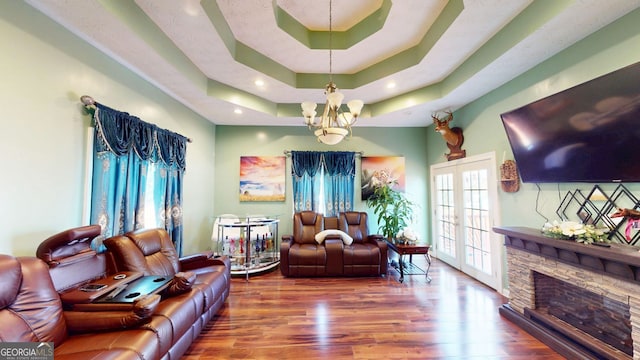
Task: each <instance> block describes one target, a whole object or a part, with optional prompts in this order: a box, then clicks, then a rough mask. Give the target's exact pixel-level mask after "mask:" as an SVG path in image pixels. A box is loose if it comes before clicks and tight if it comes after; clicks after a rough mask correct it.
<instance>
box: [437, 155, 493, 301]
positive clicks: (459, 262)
mask: <svg viewBox="0 0 640 360" xmlns="http://www.w3.org/2000/svg"><path fill="white" fill-rule="evenodd" d="M478 162H486V165H487V166H486V168H487V170H488V173H487V176H488V179H487V180H488V188H489V204H490V209H489V214H490V222H491V224H490V226H491V227H492V228H493V227H494V226H500V209H499V201H498V194H499V193H498V189H499V188H500V185H499V179H498V171H497V165H496V157H495V152H489V153H484V154H480V155H475V156H470V157H466V158H462V159H458V160H453V161H448V162H446V163H439V164H434V165H431V167H430V176H431V191H430V196H431V209H432V220H431V231H432V239H434V240H433V247H434V251H433V255H434V256H435V257H438V248H437V247H438V241H437V239H438V235H439V234H438V227H437V225H438V224H437V220H438V218H437V216H438V214H437V213H436V209H437V204H436V200H437V198H436V196H435V195H436V194H435V175H434V173H436V172H438V171H439V170H445V171H446V170H447V169H451V170H453V173H454V174H455V175H456V176H455V177H456V178H457V179H456V180H455V181H457V183H458V184H459V183H461V182H462V181H461V179H460V177H459V176H458V175H459V174H460V170H464V165H468V164H472V163H478ZM455 196H456V200H455V201H456V207H455V208H456V217H457V218H458V219H461V215H459V214H458V213H460V211H461V209H462V206H461V205H462V191H458V190H456V195H455ZM456 223H457V224H456V236H457V237H460V238H459V240H460V241H457V245H456V259H455V263H453V264H450V265H452V266H453V267H456V268H458V269H459V270H461V271H464V270H465V266H463V264H464V263H465V259H464V245H465V244H464V234H463V231H464V229H463V227H462V221H456ZM489 235H490V246H491V257H492V266H491V268H492V269H491V270H492V272H493V274H492V275H491V276H490V277H491V279H489V280H488V279H483V276H482V275H485V276H486V277H488V276H489V275H487V274H486V273H482V274H481V275H479V276H478V277H476V275H477V274H473V273H470V274H469V273H468V274H469V275H470V276H472V277H475V278H477V279H478V280H479V281H481V282H483V283H485V284H487V285H489V286H491V287H493V288H495V289H496V290H497V291H498V292H500V293H503V290H504V284H503V283H504V280H503V266H504V264H503V262H504V260H503V259H504V256H503V253H504V250H503V246H502V240H503V239H502V237H501V236H498V234H495V233H494V232H493V231H489ZM448 258H449V259H447V256H443V261H445V262H447V263H449V261H450V257H448ZM472 272H473V271H472ZM465 273H467V272H466V271H465Z"/></svg>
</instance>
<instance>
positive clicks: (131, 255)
mask: <svg viewBox="0 0 640 360" xmlns="http://www.w3.org/2000/svg"><path fill="white" fill-rule="evenodd" d="M104 245H105V246H106V248H107V251H108V252H109V253H110V254H111V256H112V259H113V263H114V266H115V268H116V269H117V270H118V271H138V272H142V273H143V274H144V275H166V276H175V275H176V274H177V273H178V272H192V273H195V274H196V278H195V283H194V284H193V289H194V290H196V291H198V292H201V293H202V294H203V295H204V302H203V304H202V305H198V307H199V308H200V309H199V310H202V311H203V312H202V318H201V323H200V325H201V326H204V324H206V323H207V322H208V321H209V320H211V319H212V318H213V316H214V315H215V313H216V312H217V311H218V310H219V309H220V307H222V304H223V303H224V301H225V300H226V298H227V297H228V296H229V291H230V289H231V262H230V260H229V258H228V257H226V256H222V257H213V256H212V254H211V253H199V254H194V255H189V256H185V257H182V258H179V257H178V253H177V251H176V249H175V247H174V245H173V242H172V241H171V239H170V238H169V234H168V233H167V232H166V231H165V230H164V229H142V230H137V231H132V232H128V233H126V234H124V235H117V236H113V237H111V238H109V239H106V240H105V241H104ZM199 330H200V329H199ZM198 332H199V331H198Z"/></svg>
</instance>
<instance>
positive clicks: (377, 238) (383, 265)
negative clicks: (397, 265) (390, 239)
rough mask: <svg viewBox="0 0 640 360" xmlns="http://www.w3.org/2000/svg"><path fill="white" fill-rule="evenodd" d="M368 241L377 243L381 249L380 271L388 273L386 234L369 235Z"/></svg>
mask: <svg viewBox="0 0 640 360" xmlns="http://www.w3.org/2000/svg"><path fill="white" fill-rule="evenodd" d="M367 241H368V242H371V243H374V244H376V246H377V247H378V248H379V249H380V257H381V259H380V273H381V274H386V273H387V268H388V262H389V259H388V255H387V254H388V248H389V247H388V245H387V242H386V241H385V238H384V236H382V235H369V236H368V237H367Z"/></svg>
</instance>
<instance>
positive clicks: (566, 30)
mask: <svg viewBox="0 0 640 360" xmlns="http://www.w3.org/2000/svg"><path fill="white" fill-rule="evenodd" d="M27 1H28V3H29V4H31V5H32V6H33V7H35V8H37V9H38V10H40V11H41V12H43V13H44V14H45V15H47V16H48V17H50V18H51V19H53V20H54V21H56V22H58V23H60V24H61V25H63V26H64V27H66V28H67V29H69V30H70V31H72V32H73V33H75V34H76V35H78V36H79V37H81V38H82V39H84V40H85V41H87V42H89V43H90V44H92V45H93V46H95V47H96V48H98V49H100V50H101V51H103V52H104V53H105V54H107V55H108V56H110V57H112V58H113V59H115V60H116V61H118V62H120V63H121V64H123V65H124V66H126V67H127V68H129V69H131V70H132V71H133V72H135V73H137V74H139V75H140V76H142V77H143V78H145V79H147V80H148V81H149V82H151V83H152V84H154V85H155V86H157V87H158V88H160V89H161V90H163V91H164V92H166V93H167V94H169V95H170V96H172V97H173V98H175V99H177V100H178V101H180V102H181V103H183V104H184V105H185V106H187V107H189V108H191V109H192V110H194V111H195V112H197V113H198V114H200V115H202V116H203V117H205V118H207V119H208V120H209V121H211V122H212V123H215V124H223V125H273V126H276V125H280V126H298V125H300V126H301V125H303V119H302V115H301V113H300V105H299V104H300V102H302V101H305V100H310V101H316V102H318V103H323V102H324V94H323V90H324V86H325V84H326V83H327V82H328V81H329V76H330V74H329V65H330V64H329V53H330V52H331V53H332V58H331V59H332V60H331V70H332V71H331V76H332V78H333V81H334V82H335V83H336V84H337V85H338V87H339V88H340V89H341V91H342V92H343V93H344V94H345V101H346V100H350V99H361V100H363V101H364V102H365V108H364V110H363V116H362V118H361V119H360V120H359V122H358V125H357V126H373V127H385V126H393V127H409V126H428V125H430V124H431V116H430V115H431V114H432V113H434V112H438V111H443V110H456V109H458V108H460V107H461V106H464V105H465V104H467V103H469V102H471V101H473V100H475V99H477V98H479V97H481V96H482V95H484V94H486V93H488V92H490V91H491V90H493V89H495V88H497V87H498V86H500V85H502V84H504V83H506V82H508V81H509V80H511V79H513V78H515V77H517V76H518V75H520V74H522V73H523V72H525V71H527V70H528V69H530V68H532V67H533V66H535V65H537V64H539V63H541V62H542V61H544V60H546V59H548V58H549V57H551V56H553V55H554V54H556V53H558V52H559V51H561V50H563V49H565V48H567V47H568V46H570V45H572V44H574V43H575V42H577V41H579V40H581V39H583V38H584V37H586V36H588V35H589V34H591V33H593V32H595V31H597V30H598V29H600V28H602V27H603V26H605V25H607V24H609V23H611V22H613V21H615V20H616V19H618V18H619V17H621V16H623V15H625V14H627V13H628V12H630V11H632V10H634V9H635V8H637V7H639V6H640V0H608V1H599V0H592V1H568V0H555V1H530V0H466V1H463V0H449V1H442V0H393V1H392V0H333V5H332V6H333V12H332V18H333V19H332V24H333V25H332V28H333V31H332V32H331V33H329V0H313V1H300V0H242V1H238V0H218V1H214V0H202V1H198V0H182V1H176V0H135V1H100V0H65V1H62V0H27ZM89 14H92V16H89ZM329 39H330V40H329ZM329 41H330V42H331V48H332V49H331V51H330V50H329ZM257 82H261V83H262V85H256V83H257ZM89 95H92V96H94V97H95V98H96V100H97V101H101V100H103V99H101V97H100V94H89ZM104 97H108V94H105V95H104ZM103 101H105V102H106V103H108V101H107V100H106V99H104V100H103ZM237 110H238V112H241V113H236V111H237Z"/></svg>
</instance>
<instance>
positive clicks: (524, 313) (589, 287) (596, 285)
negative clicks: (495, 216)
mask: <svg viewBox="0 0 640 360" xmlns="http://www.w3.org/2000/svg"><path fill="white" fill-rule="evenodd" d="M494 231H495V232H497V233H500V234H503V235H505V246H506V250H507V262H508V276H509V297H510V298H509V303H508V304H505V305H503V306H502V307H501V309H500V314H502V315H503V316H504V317H506V318H507V319H509V320H511V321H513V322H514V323H516V324H517V325H518V326H520V327H522V328H523V329H525V330H527V331H528V332H530V333H531V334H532V335H534V336H535V337H537V338H538V339H540V340H541V341H543V342H545V343H546V344H547V345H549V346H550V347H551V348H553V349H555V350H556V351H558V352H559V353H560V354H562V355H564V356H565V357H567V358H569V359H632V358H633V359H640V253H639V252H638V248H635V247H632V246H629V245H622V244H612V246H611V248H602V247H596V246H593V245H585V244H580V243H576V242H573V241H566V240H559V239H553V238H548V237H545V236H543V235H542V234H541V232H540V231H539V230H536V229H529V228H512V227H500V228H494Z"/></svg>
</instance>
